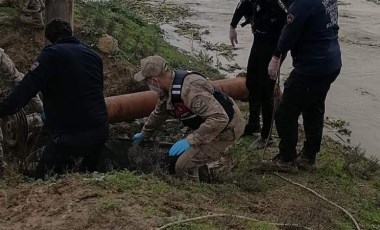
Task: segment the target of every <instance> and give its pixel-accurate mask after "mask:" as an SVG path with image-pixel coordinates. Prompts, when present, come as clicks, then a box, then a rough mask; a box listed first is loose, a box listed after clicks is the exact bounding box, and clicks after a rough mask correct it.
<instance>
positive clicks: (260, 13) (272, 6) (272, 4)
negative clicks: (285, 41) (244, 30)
mask: <svg viewBox="0 0 380 230" xmlns="http://www.w3.org/2000/svg"><path fill="white" fill-rule="evenodd" d="M243 16H244V17H245V18H246V20H248V21H249V22H250V23H251V25H252V31H253V32H254V33H260V34H267V35H269V36H272V37H276V38H278V37H279V36H280V33H281V30H282V28H283V27H284V25H285V24H286V12H285V10H284V9H283V8H281V6H280V4H279V3H278V0H240V2H239V4H238V6H237V7H236V10H235V12H234V15H233V17H232V20H231V23H230V25H231V26H232V27H233V28H236V26H237V25H238V23H239V21H240V20H241V19H242V17H243Z"/></svg>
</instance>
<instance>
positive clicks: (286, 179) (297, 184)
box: [273, 173, 361, 230]
mask: <svg viewBox="0 0 380 230" xmlns="http://www.w3.org/2000/svg"><path fill="white" fill-rule="evenodd" d="M273 174H274V175H276V176H278V177H280V178H281V179H283V180H285V181H286V182H288V183H290V184H293V185H295V186H298V187H301V188H303V189H306V190H307V191H309V192H311V193H313V194H314V195H316V196H317V197H319V198H320V199H322V200H324V201H327V202H328V203H330V204H331V205H333V206H335V207H337V208H339V209H340V210H342V211H343V212H344V213H345V214H346V215H347V216H348V217H350V219H351V221H352V222H353V223H354V225H355V228H356V229H357V230H361V228H360V226H359V224H358V222H357V221H356V220H355V218H354V217H353V216H352V214H351V213H349V212H348V211H347V210H346V209H344V208H343V207H342V206H340V205H339V204H337V203H335V202H333V201H330V200H329V199H327V198H326V197H324V196H322V195H320V194H319V193H317V192H316V191H314V190H313V189H311V188H308V187H306V186H305V185H302V184H299V183H296V182H294V181H292V180H290V179H288V178H286V177H284V176H282V175H280V174H278V173H273Z"/></svg>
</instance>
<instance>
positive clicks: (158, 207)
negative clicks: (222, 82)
mask: <svg viewBox="0 0 380 230" xmlns="http://www.w3.org/2000/svg"><path fill="white" fill-rule="evenodd" d="M170 7H173V6H171V5H167V4H165V3H157V4H156V5H149V4H145V3H144V1H124V2H118V1H113V2H103V3H90V2H87V3H84V2H78V3H76V9H75V14H76V17H75V18H76V19H75V22H76V27H75V31H76V34H77V35H78V36H79V37H80V38H81V39H82V40H83V41H84V42H85V43H86V44H87V45H89V46H91V47H94V49H96V44H97V38H99V37H100V36H101V35H102V34H103V33H104V32H106V33H108V34H109V35H111V36H113V37H115V38H116V39H117V40H118V42H119V47H120V51H118V52H115V53H112V54H107V55H105V54H102V57H103V60H104V63H105V73H106V74H105V82H106V83H105V85H106V89H105V91H106V95H115V94H121V93H128V92H133V91H137V90H141V89H142V88H143V87H144V86H136V84H133V82H132V80H131V76H132V75H133V73H134V71H136V67H137V64H138V62H139V59H140V58H141V57H144V56H146V55H151V54H154V53H158V54H160V55H162V56H164V57H165V58H166V59H168V60H169V62H170V65H171V66H173V67H174V68H179V67H182V68H190V69H192V70H197V71H201V72H203V73H205V74H206V75H207V76H209V77H210V78H220V77H221V75H220V74H218V73H217V71H216V70H214V69H212V68H210V67H208V66H207V65H205V63H203V62H202V61H199V60H197V59H195V58H194V57H189V56H188V55H185V54H183V53H181V52H180V51H179V50H178V49H176V48H174V47H172V46H170V45H169V44H167V43H166V42H165V41H164V40H163V36H164V35H163V33H162V31H161V30H160V29H159V27H158V26H157V25H155V24H154V23H153V21H150V22H149V21H148V20H151V19H150V17H151V16H149V15H150V14H152V12H153V15H158V13H157V12H167V14H169V13H170V12H181V10H184V11H186V9H182V8H181V9H179V8H175V9H173V8H170ZM162 9H164V10H162ZM144 12H145V13H144ZM17 14H18V13H17V11H16V10H14V9H13V8H3V7H0V15H8V16H9V18H10V19H11V20H10V21H7V23H5V21H3V20H1V21H0V29H1V30H2V31H6V33H5V34H6V35H5V36H4V37H1V38H0V47H2V48H5V50H6V51H9V53H10V56H11V58H13V59H14V60H15V62H16V65H17V66H20V68H21V69H22V70H26V68H27V66H28V63H32V62H33V59H34V57H35V55H36V54H37V53H38V50H39V49H40V48H42V45H43V39H42V32H41V31H35V30H32V29H28V28H26V27H25V26H23V25H20V24H18V22H17ZM141 15H143V16H144V17H142V16H141ZM165 15H166V14H160V17H161V18H164V19H165V18H168V17H169V16H165ZM175 15H178V14H175ZM181 15H182V14H181ZM173 17H174V16H173ZM28 47H29V48H28ZM24 49H25V50H26V51H28V52H24V51H23V50H24ZM99 53H100V52H99ZM241 108H242V110H243V111H245V110H246V104H244V103H241ZM123 127H124V129H122V130H121V131H120V132H123V131H124V132H125V133H126V134H127V135H129V136H130V135H131V134H133V133H134V132H135V131H138V129H139V127H138V126H136V125H128V124H124V126H123ZM301 131H302V130H301ZM300 138H302V135H301V136H300ZM252 141H253V140H252V138H248V137H246V138H242V139H241V140H239V142H238V143H237V144H236V145H235V146H234V147H233V148H232V149H230V150H229V152H228V154H226V164H225V167H224V168H223V170H221V172H220V173H219V174H218V175H219V177H218V178H219V180H218V181H217V182H215V183H214V184H204V183H200V184H196V183H191V182H185V181H178V180H176V179H174V178H172V177H169V176H158V175H156V174H154V173H152V174H141V173H139V172H129V171H119V172H112V173H108V174H69V175H66V176H64V177H59V178H57V177H51V178H50V179H49V180H47V181H32V180H30V179H27V178H23V177H22V176H20V175H14V176H12V177H10V176H9V177H5V178H3V179H2V180H1V182H0V229H156V228H158V227H160V226H163V225H165V224H167V223H170V222H175V221H178V220H184V219H187V218H193V217H198V216H204V215H210V214H221V213H225V214H229V215H231V216H230V217H215V218H210V219H202V220H199V221H197V220H194V221H192V222H189V223H183V224H179V225H175V226H172V227H170V228H169V229H284V228H283V227H279V226H274V225H271V224H269V222H276V223H281V224H297V225H299V226H304V227H308V228H312V229H354V225H353V224H352V221H351V220H350V219H349V218H348V217H347V216H346V215H345V214H344V213H343V212H342V211H340V210H339V209H337V208H336V207H334V206H331V205H330V204H329V203H327V202H325V201H323V200H321V199H319V198H317V197H316V196H315V195H313V194H311V193H310V192H308V191H306V190H304V189H302V188H299V187H297V186H294V185H292V184H290V183H288V182H286V181H284V180H283V179H282V178H280V177H279V176H277V175H274V174H261V173H258V172H257V171H256V170H255V169H256V168H257V166H258V163H259V161H260V160H261V159H263V158H270V157H271V156H273V155H274V154H275V153H276V151H277V149H276V146H277V145H278V143H277V142H278V140H276V143H275V144H274V146H273V147H270V148H269V149H268V150H267V151H266V153H265V155H264V153H263V151H256V152H252V150H250V149H249V145H250V144H251V143H252ZM378 168H379V165H378V164H376V163H375V162H374V161H370V160H368V159H366V158H365V157H364V156H363V154H362V151H361V150H360V149H356V148H351V147H348V146H343V145H341V144H340V143H338V142H335V141H333V140H331V139H329V138H324V141H323V146H322V150H321V153H320V155H319V157H318V170H317V172H316V173H300V174H296V175H287V174H280V175H283V176H286V177H288V178H289V179H291V180H292V181H294V182H298V183H301V184H303V185H306V186H308V187H309V188H311V189H314V190H315V191H317V192H318V193H319V194H321V195H323V196H325V197H326V198H328V199H329V200H332V201H334V202H336V203H338V204H339V205H341V206H342V207H344V208H345V209H346V210H347V211H348V212H350V213H351V214H352V215H353V216H354V218H355V219H356V220H357V221H358V223H359V225H360V226H361V227H362V228H363V229H379V228H380V193H379V191H380V173H379V170H378ZM234 215H240V216H245V217H250V218H254V219H257V220H261V221H253V220H252V219H250V220H242V219H238V218H237V217H233V216H234ZM288 229H300V228H296V227H293V228H288ZM301 229H302V228H301Z"/></svg>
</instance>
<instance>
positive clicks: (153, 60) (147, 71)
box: [133, 55, 168, 82]
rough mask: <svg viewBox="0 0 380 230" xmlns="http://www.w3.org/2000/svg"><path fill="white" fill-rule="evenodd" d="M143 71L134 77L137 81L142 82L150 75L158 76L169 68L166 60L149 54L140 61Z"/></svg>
mask: <svg viewBox="0 0 380 230" xmlns="http://www.w3.org/2000/svg"><path fill="white" fill-rule="evenodd" d="M140 65H141V66H140V67H141V71H140V72H138V73H136V74H135V76H134V77H133V78H134V79H135V81H137V82H140V81H143V80H145V79H146V78H150V77H157V76H159V75H161V74H163V73H165V71H166V70H167V69H168V67H167V65H166V62H165V60H164V59H163V58H162V57H160V56H157V55H155V56H149V57H146V58H144V59H141V61H140Z"/></svg>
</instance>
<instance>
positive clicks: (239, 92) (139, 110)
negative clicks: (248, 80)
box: [106, 77, 248, 123]
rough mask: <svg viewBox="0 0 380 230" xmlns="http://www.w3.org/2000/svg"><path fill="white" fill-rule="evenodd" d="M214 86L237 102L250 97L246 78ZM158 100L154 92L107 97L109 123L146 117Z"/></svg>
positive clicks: (232, 79)
mask: <svg viewBox="0 0 380 230" xmlns="http://www.w3.org/2000/svg"><path fill="white" fill-rule="evenodd" d="M212 84H213V85H214V87H215V88H217V89H219V90H221V91H222V92H225V93H226V94H228V95H229V96H230V97H232V98H233V99H235V100H244V99H246V98H247V97H248V90H247V88H246V86H245V78H244V77H237V78H229V79H223V80H217V81H213V82H212ZM157 100H158V96H157V93H156V92H154V91H144V92H138V93H131V94H124V95H119V96H113V97H107V98H106V104H107V110H108V117H109V122H110V123H117V122H122V121H131V120H134V119H137V118H142V117H146V116H148V115H149V114H150V113H151V112H152V111H153V110H154V108H155V105H156V103H157Z"/></svg>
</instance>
